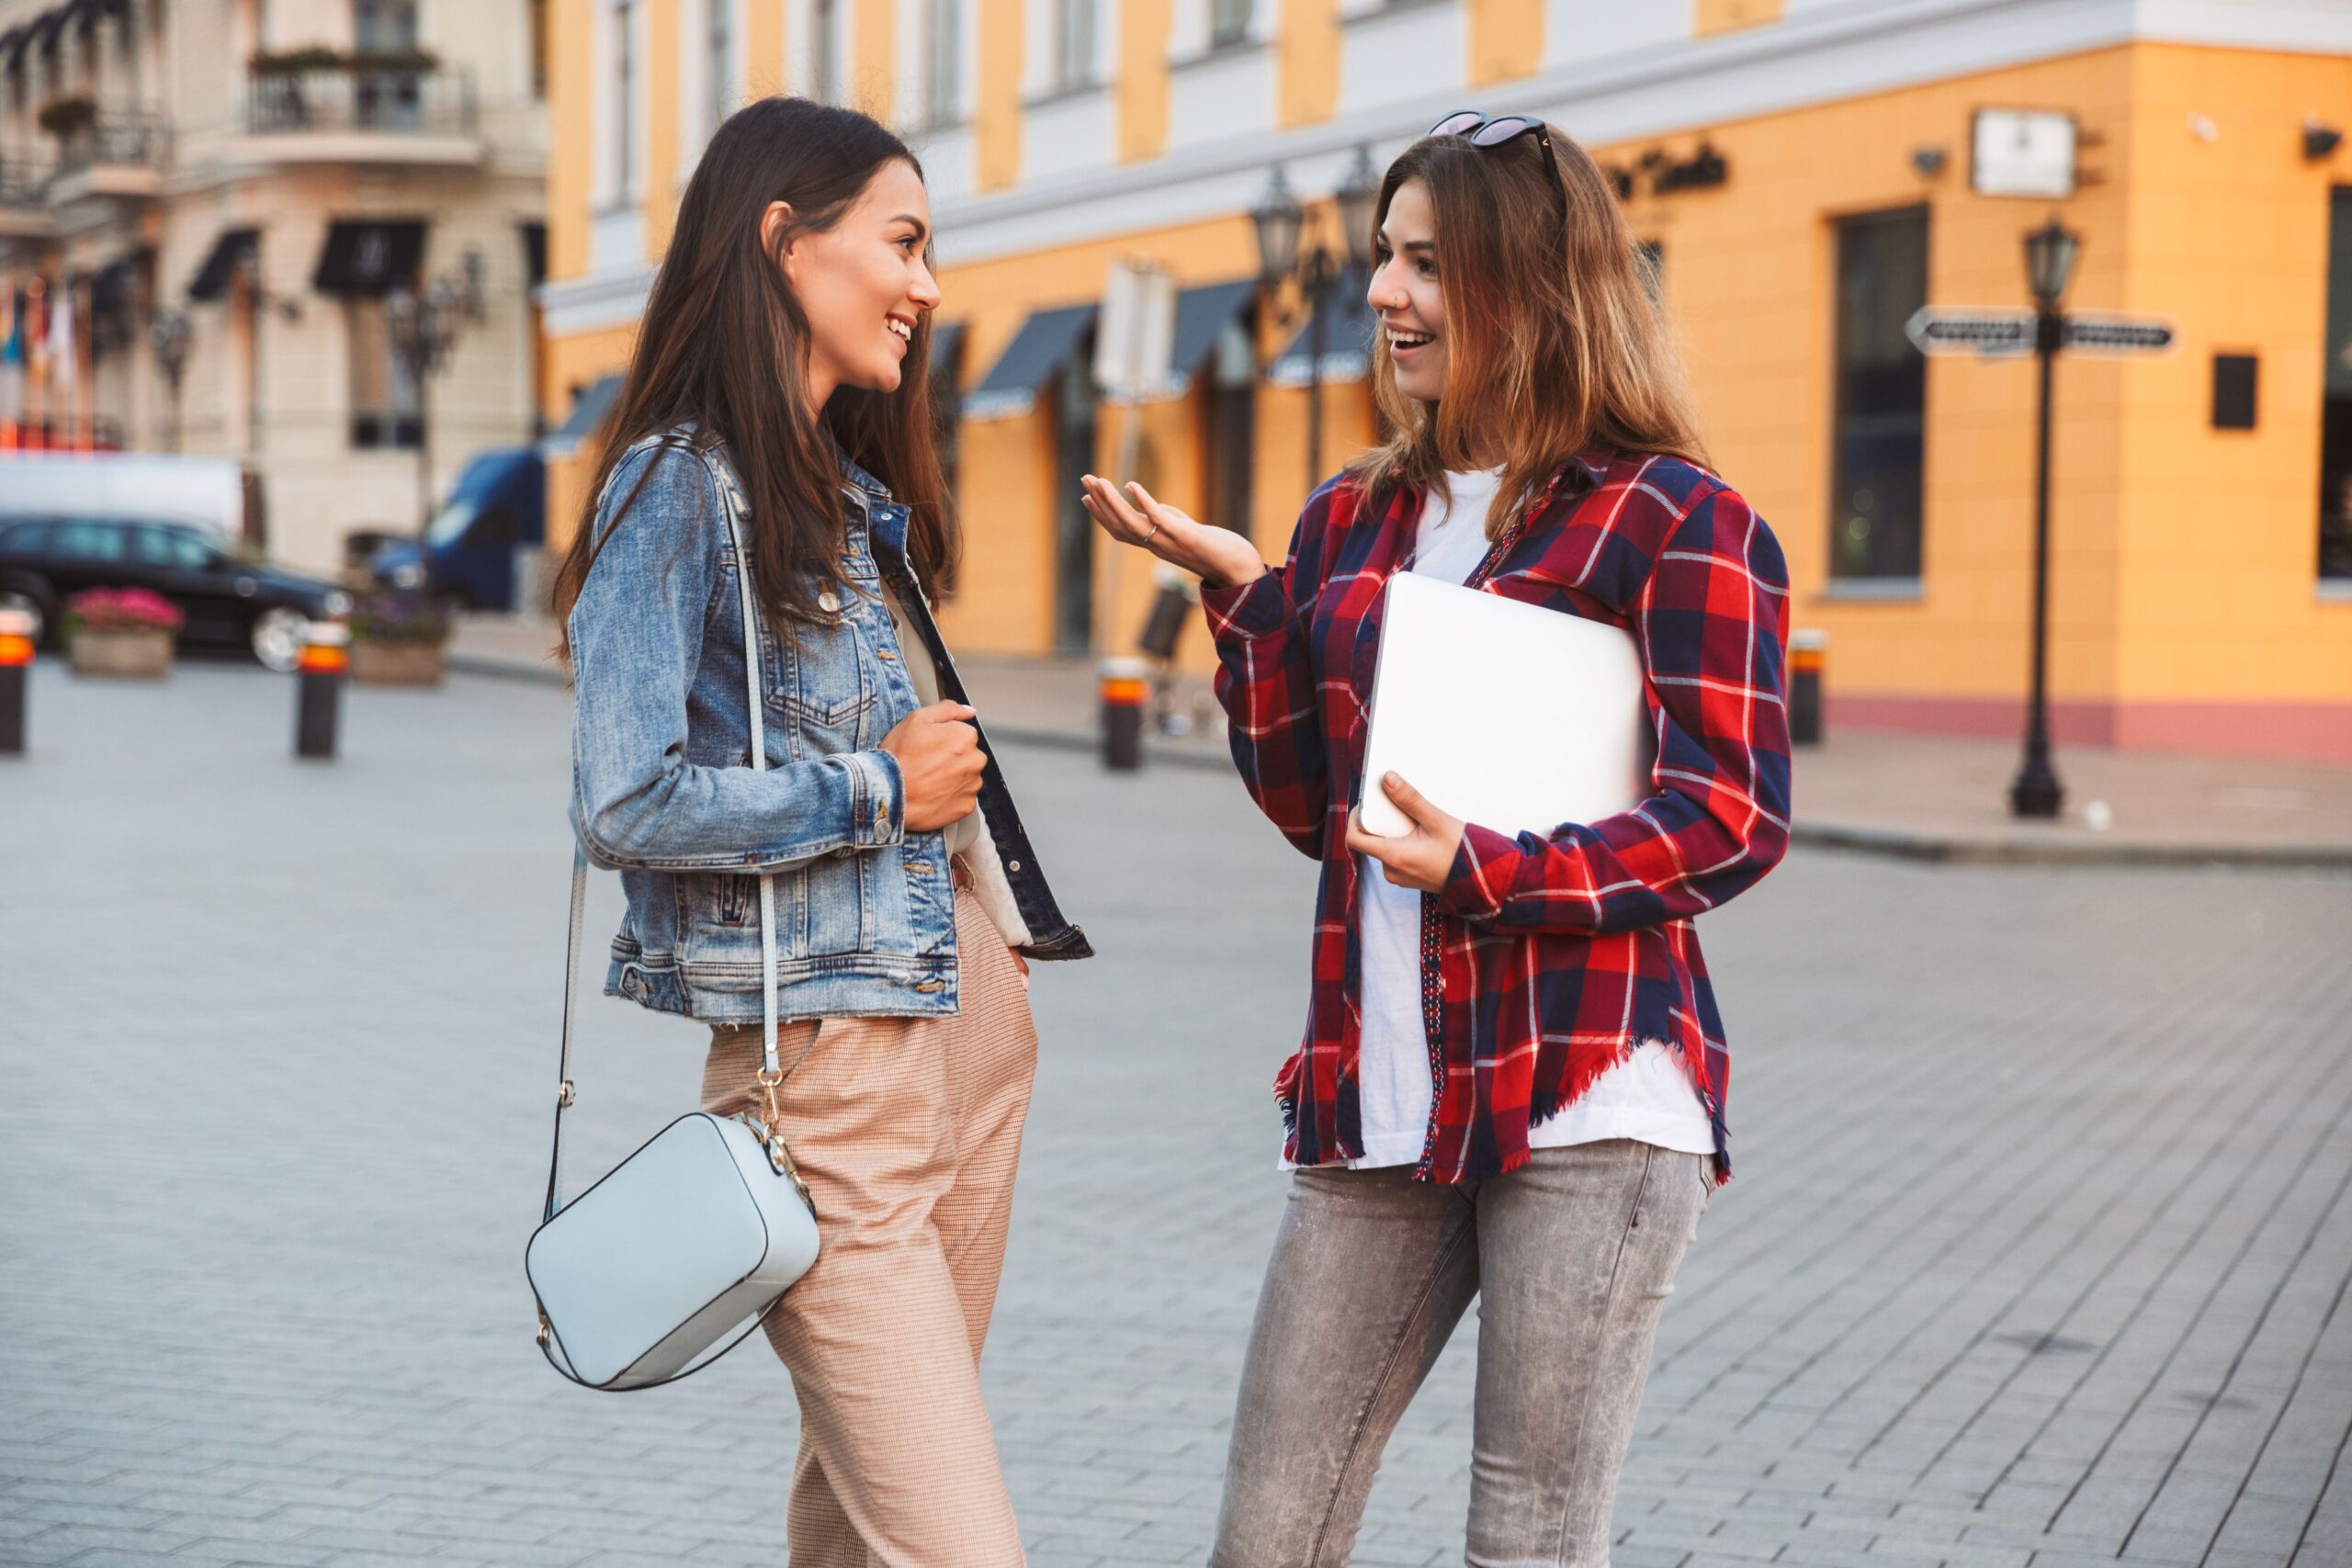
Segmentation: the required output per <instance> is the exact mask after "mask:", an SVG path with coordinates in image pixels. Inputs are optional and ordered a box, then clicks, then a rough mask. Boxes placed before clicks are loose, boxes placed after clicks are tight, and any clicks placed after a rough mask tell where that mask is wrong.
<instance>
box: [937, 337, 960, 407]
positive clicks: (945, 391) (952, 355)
mask: <svg viewBox="0 0 2352 1568" xmlns="http://www.w3.org/2000/svg"><path fill="white" fill-rule="evenodd" d="M963 385H964V323H963V322H961V321H933V322H932V324H931V396H932V400H933V402H934V403H953V402H956V400H958V399H959V398H960V397H961V396H962V395H963V393H962V390H961V389H962V387H963ZM959 406H960V405H959Z"/></svg>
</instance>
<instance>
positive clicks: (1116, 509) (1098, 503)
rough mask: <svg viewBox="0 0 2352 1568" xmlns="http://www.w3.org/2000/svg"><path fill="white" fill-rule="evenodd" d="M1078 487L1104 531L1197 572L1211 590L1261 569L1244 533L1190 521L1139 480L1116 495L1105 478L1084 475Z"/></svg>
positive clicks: (1244, 579) (1255, 575) (1259, 559)
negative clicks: (1125, 490) (1158, 498)
mask: <svg viewBox="0 0 2352 1568" xmlns="http://www.w3.org/2000/svg"><path fill="white" fill-rule="evenodd" d="M1079 486H1080V489H1081V490H1083V491H1085V497H1084V499H1085V502H1086V510H1087V511H1089V512H1091V513H1093V514H1094V521H1096V522H1097V523H1100V524H1101V525H1103V532H1104V533H1106V534H1108V535H1110V536H1111V537H1113V538H1114V539H1118V540H1120V541H1122V542H1124V543H1125V544H1130V545H1141V546H1142V547H1144V548H1145V549H1147V550H1149V551H1150V552H1151V553H1152V554H1153V555H1156V556H1158V557H1159V558H1160V559H1161V560H1164V561H1166V562H1167V563H1168V564H1169V565H1170V566H1180V567H1182V568H1183V569H1184V570H1186V571H1189V572H1193V573H1196V574H1198V575H1199V577H1200V578H1201V580H1202V581H1204V582H1206V583H1207V584H1208V585H1209V586H1211V587H1213V588H1238V587H1240V586H1241V585H1242V584H1243V583H1245V582H1250V581H1255V580H1256V579H1257V578H1258V577H1259V576H1260V575H1261V574H1262V573H1263V572H1264V571H1265V570H1266V563H1265V560H1264V558H1262V557H1261V556H1260V555H1259V554H1258V547H1257V546H1255V545H1253V544H1251V543H1250V541H1249V539H1248V538H1247V537H1246V536H1242V535H1239V534H1237V533H1235V532H1234V531H1233V530H1232V529H1230V528H1216V527H1212V526H1211V525H1208V524H1206V523H1202V522H1198V521H1195V520H1194V519H1193V518H1191V517H1188V516H1186V515H1185V514H1184V513H1183V512H1182V510H1181V509H1180V508H1177V507H1173V506H1170V505H1169V504H1168V503H1167V502H1163V501H1158V500H1155V499H1153V497H1152V493H1151V491H1148V490H1146V489H1144V488H1143V486H1141V485H1139V484H1133V483H1130V484H1129V485H1128V486H1127V493H1126V494H1125V495H1121V494H1120V493H1119V491H1118V488H1117V487H1116V486H1114V485H1113V484H1112V483H1111V481H1110V480H1109V479H1103V478H1102V477H1100V476H1099V475H1095V474H1088V475H1087V476H1086V477H1085V478H1084V479H1080V480H1079Z"/></svg>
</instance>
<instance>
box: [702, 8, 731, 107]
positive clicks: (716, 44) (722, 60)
mask: <svg viewBox="0 0 2352 1568" xmlns="http://www.w3.org/2000/svg"><path fill="white" fill-rule="evenodd" d="M709 6H710V37H709V39H708V43H709V48H710V64H709V70H710V128H711V129H712V130H718V127H719V125H720V124H721V123H722V122H724V121H725V119H726V118H727V117H728V116H729V115H730V114H733V113H734V112H735V0H709Z"/></svg>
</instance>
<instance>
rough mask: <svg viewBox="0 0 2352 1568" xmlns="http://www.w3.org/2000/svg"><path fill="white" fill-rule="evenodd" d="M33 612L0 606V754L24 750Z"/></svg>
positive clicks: (31, 652)
mask: <svg viewBox="0 0 2352 1568" xmlns="http://www.w3.org/2000/svg"><path fill="white" fill-rule="evenodd" d="M33 626H34V622H33V616H32V612H31V611H29V610H0V757H21V756H23V755H24V754H25V687H26V686H27V685H28V683H29V682H30V679H31V676H32V669H33Z"/></svg>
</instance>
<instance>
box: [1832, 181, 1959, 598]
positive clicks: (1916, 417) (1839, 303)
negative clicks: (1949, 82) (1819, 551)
mask: <svg viewBox="0 0 2352 1568" xmlns="http://www.w3.org/2000/svg"><path fill="white" fill-rule="evenodd" d="M1913 224H1916V225H1917V228H1918V231H1919V241H1918V247H1917V251H1918V255H1917V260H1918V287H1917V298H1916V299H1913V298H1911V297H1910V295H1909V294H1908V293H1907V292H1906V294H1905V299H1903V301H1901V302H1900V305H1899V307H1898V308H1897V309H1896V310H1894V311H1892V312H1890V316H1889V320H1888V321H1879V322H1876V323H1875V325H1877V326H1878V327H1879V328H1880V329H1882V335H1883V333H1884V332H1886V331H1891V332H1892V333H1893V335H1894V338H1896V339H1898V340H1900V341H1902V343H1903V345H1904V346H1903V349H1902V353H1903V354H1904V355H1905V356H1907V359H1906V361H1905V363H1903V365H1902V368H1903V370H1904V371H1905V372H1906V373H1907V374H1906V375H1905V380H1906V383H1908V382H1909V381H1910V380H1912V379H1913V378H1916V382H1917V408H1916V410H1913V409H1895V410H1894V411H1893V412H1889V411H1888V409H1887V406H1886V403H1885V400H1884V399H1883V397H1881V396H1873V397H1871V398H1869V399H1858V398H1857V397H1856V396H1855V389H1854V387H1853V385H1852V377H1853V375H1854V374H1855V373H1857V371H1858V370H1859V369H1860V367H1862V366H1863V365H1864V364H1865V363H1866V362H1864V361H1861V360H1859V359H1855V358H1852V357H1850V356H1849V343H1850V342H1851V341H1852V338H1853V337H1854V336H1855V335H1857V334H1858V333H1860V332H1861V331H1862V330H1863V329H1864V328H1865V327H1867V326H1868V325H1870V324H1871V323H1865V322H1857V321H1852V320H1851V319H1849V313H1848V310H1847V300H1848V293H1849V289H1848V278H1849V272H1850V271H1851V270H1852V267H1853V266H1854V265H1857V264H1856V263H1854V262H1852V261H1850V260H1849V244H1850V243H1857V242H1858V239H1859V237H1860V236H1862V235H1866V234H1871V233H1885V232H1888V231H1893V230H1894V229H1895V228H1897V227H1898V226H1909V225H1913ZM1934 243H1935V230H1934V217H1933V213H1932V211H1931V209H1929V207H1928V205H1927V204H1926V203H1919V202H1914V203H1906V204H1905V205H1903V206H1900V207H1891V208H1884V209H1875V210H1871V211H1865V212H1851V213H1844V214H1841V215H1839V216H1838V217H1837V218H1836V219H1834V220H1832V223H1831V238H1830V280H1829V294H1830V321H1829V334H1830V343H1829V369H1830V375H1829V382H1830V408H1829V452H1828V458H1829V476H1828V478H1829V488H1828V508H1827V510H1828V513H1829V515H1828V517H1827V518H1826V523H1827V525H1828V532H1829V539H1828V552H1827V559H1826V564H1825V570H1824V578H1825V581H1826V587H1825V592H1827V593H1829V594H1831V595H1832V596H1836V595H1838V594H1840V593H1843V594H1846V595H1849V596H1852V597H1868V598H1896V597H1916V596H1917V592H1918V590H1919V584H1920V583H1921V581H1922V580H1923V578H1924V574H1925V571H1926V566H1927V532H1928V530H1927V523H1928V519H1927V463H1928V452H1927V446H1928V389H1927V368H1928V367H1927V356H1926V355H1921V354H1920V353H1918V351H1917V349H1914V348H1912V347H1911V346H1910V344H1909V341H1908V339H1907V338H1905V337H1904V335H1903V331H1902V328H1903V323H1904V322H1905V321H1908V320H1909V319H1910V317H1911V315H1912V314H1913V312H1914V311H1916V310H1918V309H1919V308H1921V307H1923V306H1925V305H1926V304H1927V303H1928V296H1929V293H1930V291H1931V282H1932V270H1933V268H1932V262H1933V248H1934ZM1877 363H1878V364H1879V365H1880V367H1892V366H1894V365H1895V364H1896V363H1897V362H1896V361H1894V360H1883V361H1879V362H1877ZM1865 408H1867V410H1868V412H1865ZM1906 420H1907V421H1908V422H1910V423H1915V424H1916V430H1915V431H1913V432H1912V433H1911V435H1910V440H1911V444H1912V446H1914V448H1915V456H1914V457H1913V460H1912V462H1911V464H1910V468H1911V472H1912V477H1913V486H1912V496H1911V507H1910V517H1909V527H1908V533H1909V537H1908V539H1907V541H1902V540H1898V541H1897V543H1896V544H1895V545H1894V547H1893V548H1892V549H1890V548H1889V547H1887V546H1886V545H1885V544H1883V543H1866V544H1865V545H1863V546H1862V547H1861V552H1860V553H1861V554H1862V556H1863V560H1862V561H1861V562H1860V565H1858V566H1855V567H1849V566H1847V565H1846V564H1845V560H1846V558H1847V557H1848V555H1849V549H1848V547H1847V544H1846V540H1847V536H1848V535H1849V525H1848V522H1847V515H1846V514H1847V511H1848V508H1847V505H1846V502H1847V499H1848V496H1849V491H1851V490H1852V489H1853V488H1854V483H1853V479H1854V473H1855V470H1854V468H1852V467H1851V466H1850V465H1852V464H1853V462H1854V452H1853V446H1854V445H1855V444H1856V442H1857V441H1858V440H1859V439H1860V438H1862V437H1863V436H1865V435H1868V434H1874V433H1872V432H1870V431H1868V430H1865V429H1863V428H1861V427H1863V426H1865V425H1868V424H1871V423H1877V424H1881V425H1892V424H1895V423H1899V422H1904V421H1906ZM1882 438H1883V436H1882ZM1872 521H1873V522H1875V521H1876V519H1873V520H1872ZM1889 536H1890V537H1892V536H1893V535H1892V533H1891V532H1890V535H1889ZM1890 555H1892V556H1894V561H1893V563H1892V564H1894V566H1897V567H1899V566H1901V565H1904V564H1906V562H1905V559H1904V558H1905V556H1907V564H1908V566H1909V568H1910V570H1908V571H1903V570H1886V567H1887V565H1888V560H1887V558H1888V557H1889V556H1890Z"/></svg>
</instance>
